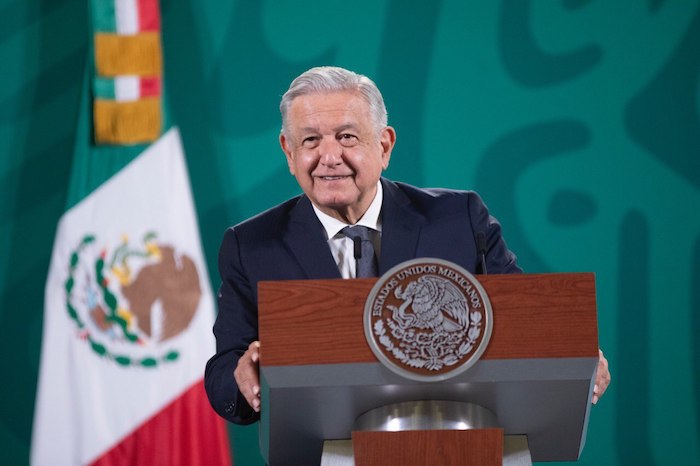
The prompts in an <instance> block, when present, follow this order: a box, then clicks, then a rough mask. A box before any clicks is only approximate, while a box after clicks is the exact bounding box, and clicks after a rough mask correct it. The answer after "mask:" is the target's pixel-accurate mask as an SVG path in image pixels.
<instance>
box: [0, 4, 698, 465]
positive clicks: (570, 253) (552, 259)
mask: <svg viewBox="0 0 700 466" xmlns="http://www.w3.org/2000/svg"><path fill="white" fill-rule="evenodd" d="M86 3H87V2H85V1H79V0H0V63H1V65H0V67H1V69H2V72H0V155H1V156H0V195H1V196H2V198H1V201H0V355H2V358H3V362H4V371H3V376H2V382H1V383H0V391H1V395H2V396H0V458H1V459H2V461H0V462H2V464H23V463H26V462H27V458H28V450H29V444H30V435H31V423H32V414H33V407H34V396H35V388H36V377H37V371H38V364H39V350H40V338H41V328H42V312H43V311H42V307H43V288H44V281H45V279H46V273H47V268H48V261H49V254H50V250H51V247H52V242H53V237H54V233H55V227H56V222H57V220H58V218H59V217H60V215H61V213H62V212H63V210H64V208H65V206H66V204H67V203H69V202H70V200H69V181H70V177H71V170H72V160H73V153H74V146H75V145H76V128H77V121H78V115H79V113H80V98H81V95H82V92H83V88H82V87H83V77H84V69H85V61H86V51H87V49H88V42H87V41H88V24H87V11H86V5H85V4H86ZM163 39H164V45H165V52H164V53H165V62H166V87H167V90H168V93H169V96H170V102H169V105H170V113H171V115H172V117H173V119H174V120H175V121H176V122H178V123H179V125H180V127H181V130H182V135H183V139H184V144H185V149H186V152H187V158H188V165H189V170H190V176H191V178H192V185H193V191H194V195H195V199H196V203H197V208H198V214H199V219H200V228H201V232H202V239H203V242H204V248H205V252H206V255H207V259H208V260H209V267H210V273H211V275H212V277H214V286H218V278H216V277H217V274H216V271H215V268H214V264H215V258H216V252H217V249H218V246H219V242H220V239H221V236H222V232H223V230H224V228H225V227H226V226H227V225H230V224H233V223H236V222H239V221H241V220H243V219H245V218H247V217H248V216H250V215H252V214H254V213H257V212H258V211H260V210H262V209H264V208H267V207H269V206H272V205H274V204H275V203H277V202H279V201H282V200H283V199H286V198H287V197H289V196H292V195H294V194H296V193H297V191H298V188H297V186H296V184H295V182H294V180H293V178H292V177H291V176H290V175H289V174H288V173H287V170H286V168H285V161H284V157H283V155H282V153H281V151H280V150H279V148H278V145H277V134H278V128H279V116H278V111H277V105H278V101H279V97H280V96H281V94H282V93H283V92H284V90H285V88H286V86H287V85H288V83H289V81H290V80H291V79H292V78H293V77H295V76H296V75H297V74H299V73H300V72H302V71H304V70H305V69H307V68H309V67H311V66H315V65H320V64H334V65H340V66H344V67H347V68H350V69H354V70H356V71H359V72H362V73H364V74H367V75H369V76H371V77H372V78H374V79H375V81H376V82H377V84H378V85H379V87H380V89H382V91H383V92H384V95H385V99H386V102H387V106H388V109H389V118H390V122H391V124H392V125H393V126H394V127H395V128H396V130H397V132H398V143H397V145H396V149H395V151H394V156H393V158H392V161H391V166H390V168H389V170H388V172H387V175H388V176H389V177H391V178H394V179H399V180H403V181H407V182H410V183H414V184H418V185H421V186H447V187H453V188H463V189H476V190H478V191H479V192H480V193H481V194H482V195H483V197H484V198H485V200H486V202H487V203H488V205H489V207H490V209H491V210H492V212H493V213H494V214H495V215H496V216H497V217H498V218H499V219H500V220H501V222H502V224H503V226H504V231H505V235H506V239H507V240H508V243H509V245H510V246H511V248H512V249H513V250H514V251H515V252H516V253H517V254H518V256H519V259H520V262H521V265H522V266H523V267H524V268H525V269H526V270H527V271H529V272H567V271H593V272H595V273H596V276H597V286H598V312H599V327H600V344H601V346H602V347H603V349H604V350H605V352H606V355H607V356H608V359H609V360H610V365H611V369H612V374H613V382H612V385H611V386H610V389H609V391H608V393H607V394H606V396H605V397H604V398H603V399H602V400H601V402H600V403H599V404H598V406H596V407H594V409H593V411H592V415H591V421H590V426H589V435H588V442H587V446H586V448H585V450H584V453H583V455H582V459H581V462H580V463H581V464H585V465H593V464H611V465H612V464H634V465H640V464H660V465H676V464H700V446H699V445H700V337H699V336H698V332H699V331H700V121H699V119H700V3H699V2H698V1H695V0H693V1H691V0H615V1H601V0H590V1H586V0H558V1H554V0H552V1H534V0H530V1H527V0H514V1H507V0H501V1H480V2H476V1H474V2H465V1H463V0H431V1H407V0H384V1H380V0H364V1H358V0H355V1H353V2H348V1H337V0H327V1H325V2H319V1H291V0H287V1H282V0H279V1H272V0H268V1H253V0H249V1H233V2H232V1H222V0H197V1H195V0H180V1H175V0H164V1H163ZM77 144H80V141H77ZM57 383H58V381H57ZM231 432H232V438H233V440H234V450H235V455H236V460H237V464H238V465H253V464H259V462H260V460H259V457H258V455H257V452H256V451H255V445H254V442H256V435H257V433H256V428H255V427H246V428H238V427H236V428H232V429H231Z"/></svg>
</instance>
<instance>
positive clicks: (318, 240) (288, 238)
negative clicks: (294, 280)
mask: <svg viewBox="0 0 700 466" xmlns="http://www.w3.org/2000/svg"><path fill="white" fill-rule="evenodd" d="M283 241H284V243H285V245H286V246H287V248H288V249H289V251H290V252H291V254H292V255H293V256H294V257H295V258H296V260H297V261H298V262H299V265H300V266H301V268H302V269H303V270H304V273H305V274H306V277H307V278H318V279H324V278H341V276H340V271H339V270H338V266H337V265H336V263H335V260H333V255H332V254H331V250H330V248H329V247H328V242H327V241H326V237H325V235H324V234H323V225H321V222H320V221H319V220H318V217H316V214H315V212H314V210H313V208H312V207H311V202H310V201H309V199H308V198H307V197H306V196H301V198H300V199H299V202H297V205H296V206H295V207H294V209H292V211H291V212H290V221H289V228H288V229H287V232H286V233H285V234H284V237H283Z"/></svg>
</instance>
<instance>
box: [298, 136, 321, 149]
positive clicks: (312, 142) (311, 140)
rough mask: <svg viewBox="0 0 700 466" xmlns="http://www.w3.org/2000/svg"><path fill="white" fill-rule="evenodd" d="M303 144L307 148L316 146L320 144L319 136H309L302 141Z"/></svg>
mask: <svg viewBox="0 0 700 466" xmlns="http://www.w3.org/2000/svg"><path fill="white" fill-rule="evenodd" d="M301 144H302V146H304V147H305V148H307V149H311V148H314V147H316V146H317V145H318V136H307V137H305V138H304V139H303V140H302V141H301Z"/></svg>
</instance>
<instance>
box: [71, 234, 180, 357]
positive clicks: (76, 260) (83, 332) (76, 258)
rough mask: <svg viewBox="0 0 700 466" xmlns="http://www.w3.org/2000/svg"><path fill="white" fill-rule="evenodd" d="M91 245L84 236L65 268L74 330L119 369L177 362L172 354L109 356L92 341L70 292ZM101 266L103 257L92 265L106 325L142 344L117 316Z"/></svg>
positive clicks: (111, 353) (111, 354) (90, 238)
mask: <svg viewBox="0 0 700 466" xmlns="http://www.w3.org/2000/svg"><path fill="white" fill-rule="evenodd" d="M153 237H154V234H153V233H148V234H147V235H146V237H145V238H144V240H148V239H152V238H153ZM94 242H95V235H85V236H84V237H83V239H82V240H81V241H80V243H79V244H78V246H77V247H76V248H75V250H73V251H72V252H71V255H70V263H69V267H68V278H67V279H66V281H65V283H64V289H65V292H66V309H67V311H68V316H69V317H70V318H71V319H72V320H73V321H74V322H75V324H76V326H77V327H78V330H79V333H80V336H81V337H82V338H85V339H86V340H87V341H88V343H89V344H90V348H92V350H93V351H94V352H95V353H97V354H98V355H100V356H101V357H104V358H107V359H111V360H113V361H114V362H116V363H117V364H119V365H120V366H125V367H127V366H141V367H146V368H154V367H157V366H158V365H159V364H161V363H169V362H173V361H176V360H177V359H178V358H179V356H180V354H179V353H178V352H177V351H174V350H171V351H168V352H167V353H166V354H165V355H164V356H162V357H154V356H148V357H145V358H141V359H139V358H132V357H130V356H127V355H125V354H116V353H113V352H111V351H110V350H109V349H108V348H107V347H106V346H105V345H103V344H102V343H100V342H99V341H97V340H95V339H94V338H93V337H92V335H91V334H90V330H89V329H88V327H87V326H86V325H85V323H84V322H83V321H82V319H81V318H80V315H79V313H78V311H77V309H76V308H75V306H73V302H72V301H73V288H74V286H75V277H74V275H75V271H76V269H77V268H78V265H79V264H80V255H81V253H82V252H83V250H84V249H85V248H86V247H87V246H88V245H90V244H92V243H94ZM104 265H105V260H104V255H102V256H100V257H99V258H98V259H97V260H96V261H95V276H96V278H97V284H98V286H99V287H100V290H101V291H102V298H103V300H104V302H105V304H106V305H107V307H108V308H109V315H108V316H107V317H106V320H107V321H108V322H112V323H115V324H116V325H118V326H119V327H120V328H121V329H122V332H123V333H124V337H125V338H126V339H127V341H129V342H131V343H135V344H136V343H143V342H142V341H141V340H140V339H139V337H138V335H137V334H135V333H132V332H130V331H129V329H128V322H127V321H126V319H124V318H123V317H121V316H119V315H118V314H117V305H118V301H117V297H116V296H114V294H113V293H112V292H111V291H110V289H109V288H108V287H107V279H106V278H105V276H104V274H103V270H104Z"/></svg>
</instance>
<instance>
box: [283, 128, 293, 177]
mask: <svg viewBox="0 0 700 466" xmlns="http://www.w3.org/2000/svg"><path fill="white" fill-rule="evenodd" d="M280 147H282V152H284V155H285V156H286V157H287V166H288V167H289V173H291V174H292V175H294V155H293V154H292V145H291V144H290V142H289V140H288V139H287V137H286V136H285V135H284V133H280Z"/></svg>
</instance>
